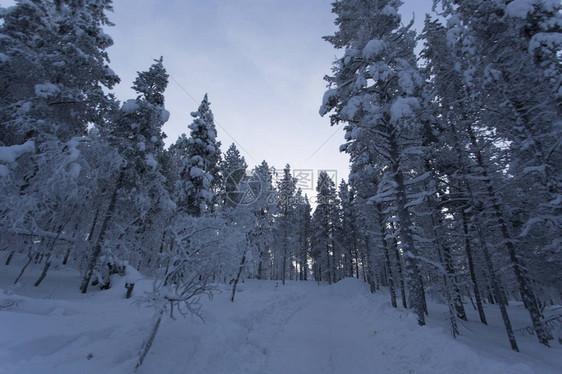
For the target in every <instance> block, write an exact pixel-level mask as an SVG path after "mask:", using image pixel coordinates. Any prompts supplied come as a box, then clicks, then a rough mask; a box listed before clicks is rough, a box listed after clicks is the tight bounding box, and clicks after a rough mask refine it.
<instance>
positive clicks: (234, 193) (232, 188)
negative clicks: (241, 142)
mask: <svg viewBox="0 0 562 374" xmlns="http://www.w3.org/2000/svg"><path fill="white" fill-rule="evenodd" d="M247 167H248V165H247V164H246V160H245V159H244V156H242V155H240V151H239V150H238V148H236V145H235V144H234V143H232V144H231V145H230V147H228V149H227V150H226V153H225V154H224V159H223V161H222V165H221V172H222V176H223V184H224V186H223V191H222V194H223V203H224V204H225V205H226V206H230V207H235V206H237V205H239V204H244V201H243V200H244V197H245V196H246V192H247V191H245V190H244V186H243V184H244V182H246V181H247V177H246V168H247Z"/></svg>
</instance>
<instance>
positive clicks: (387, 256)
mask: <svg viewBox="0 0 562 374" xmlns="http://www.w3.org/2000/svg"><path fill="white" fill-rule="evenodd" d="M377 215H378V217H379V229H380V235H381V243H382V249H383V252H384V261H385V265H386V272H387V277H388V289H389V291H390V303H391V304H392V306H393V307H395V308H396V307H398V304H397V303H396V289H395V286H394V276H393V275H392V264H391V262H390V254H389V253H388V245H387V243H386V239H385V236H386V235H385V230H384V220H383V218H382V207H381V204H377Z"/></svg>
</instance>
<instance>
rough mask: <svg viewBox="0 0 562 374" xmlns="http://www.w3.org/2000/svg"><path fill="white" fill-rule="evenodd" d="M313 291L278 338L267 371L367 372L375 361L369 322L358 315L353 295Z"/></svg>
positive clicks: (281, 372) (274, 373)
mask: <svg viewBox="0 0 562 374" xmlns="http://www.w3.org/2000/svg"><path fill="white" fill-rule="evenodd" d="M328 291H329V290H328V289H327V287H322V288H321V291H320V293H318V294H314V295H310V297H309V298H308V300H307V305H306V307H304V308H303V309H302V310H300V311H299V313H297V314H295V315H294V316H293V317H292V318H291V319H290V320H289V321H288V323H287V324H286V326H285V327H284V329H283V331H282V333H281V335H280V336H279V337H278V338H277V339H276V341H275V343H274V346H273V348H272V350H271V353H270V358H269V360H268V362H267V366H266V370H264V372H267V373H272V374H277V373H279V374H283V373H286V372H291V373H326V374H328V373H365V372H366V371H365V370H368V369H369V365H370V364H372V360H371V353H370V352H367V351H366V349H365V345H364V343H365V342H364V338H365V337H366V336H368V335H369V330H368V326H367V324H366V323H365V322H364V321H362V320H361V319H357V318H349V316H352V315H354V310H353V309H354V304H352V303H350V298H349V297H342V296H341V295H336V294H334V293H333V292H328Z"/></svg>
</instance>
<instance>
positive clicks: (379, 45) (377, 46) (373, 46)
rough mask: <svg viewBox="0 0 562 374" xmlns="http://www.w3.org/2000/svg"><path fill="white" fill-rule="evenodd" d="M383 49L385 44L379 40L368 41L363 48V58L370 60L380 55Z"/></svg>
mask: <svg viewBox="0 0 562 374" xmlns="http://www.w3.org/2000/svg"><path fill="white" fill-rule="evenodd" d="M384 48H385V42H384V41H383V40H380V39H373V40H370V41H369V42H368V43H367V44H366V45H365V48H363V57H364V58H366V59H372V58H374V57H377V56H378V55H380V54H381V52H382V51H383V50H384Z"/></svg>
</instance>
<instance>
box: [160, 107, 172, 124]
mask: <svg viewBox="0 0 562 374" xmlns="http://www.w3.org/2000/svg"><path fill="white" fill-rule="evenodd" d="M169 119H170V112H169V111H167V110H166V109H162V111H161V112H160V120H161V121H162V122H168V120H169Z"/></svg>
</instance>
